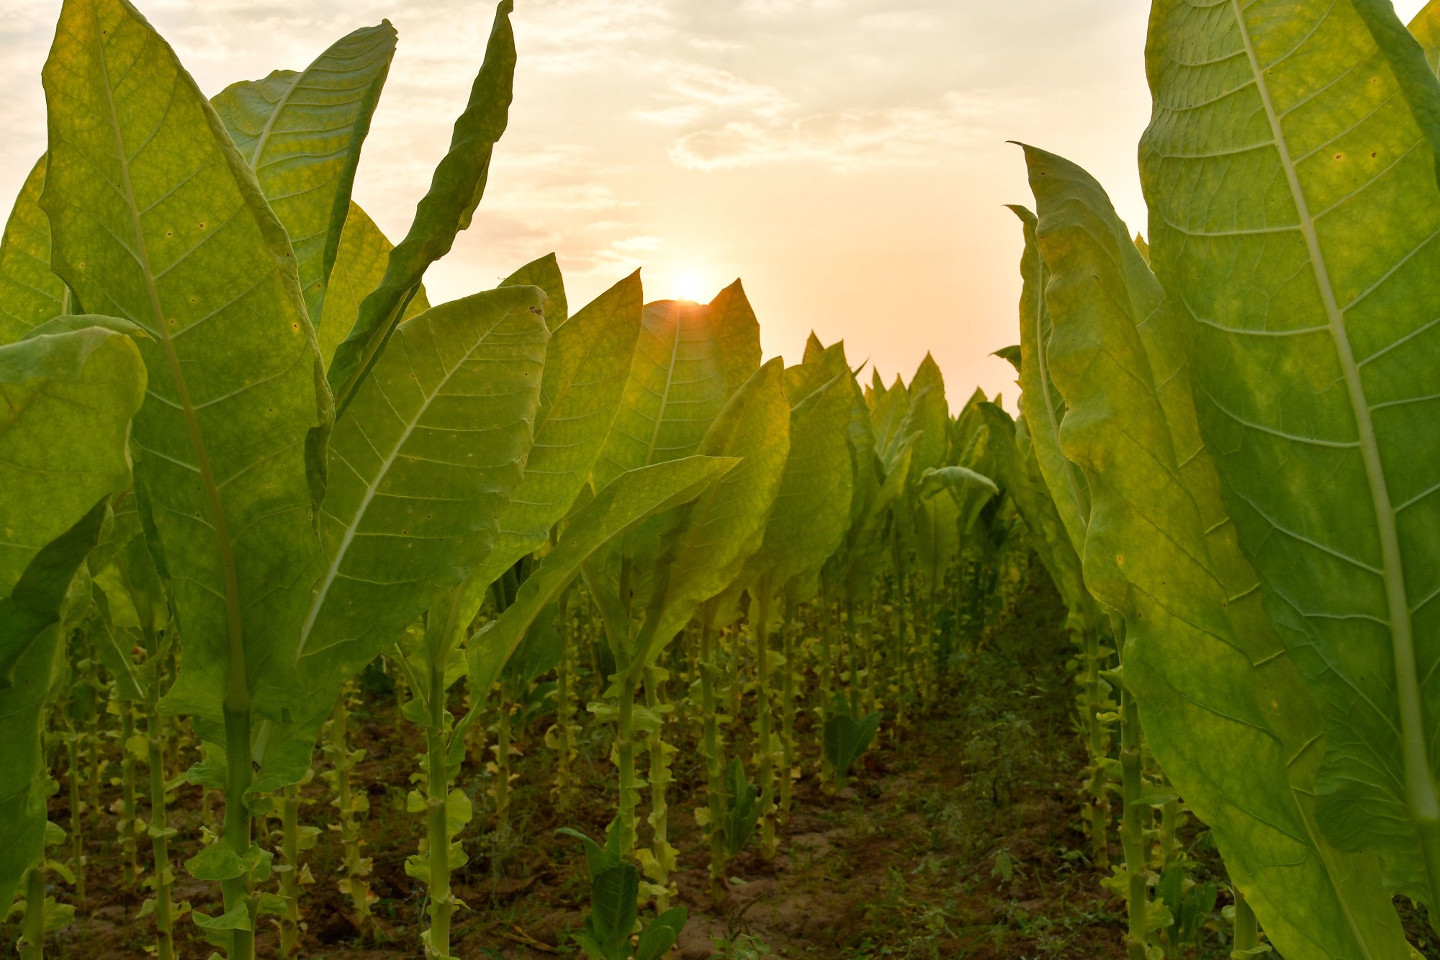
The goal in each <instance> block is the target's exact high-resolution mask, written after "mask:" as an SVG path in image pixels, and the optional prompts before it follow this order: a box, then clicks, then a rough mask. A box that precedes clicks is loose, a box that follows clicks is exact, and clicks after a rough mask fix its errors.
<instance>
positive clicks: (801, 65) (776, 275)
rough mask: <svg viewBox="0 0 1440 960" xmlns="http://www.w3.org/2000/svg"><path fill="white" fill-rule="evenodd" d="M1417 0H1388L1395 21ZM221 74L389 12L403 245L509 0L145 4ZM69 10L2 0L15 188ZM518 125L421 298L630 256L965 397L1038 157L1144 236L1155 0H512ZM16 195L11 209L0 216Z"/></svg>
mask: <svg viewBox="0 0 1440 960" xmlns="http://www.w3.org/2000/svg"><path fill="white" fill-rule="evenodd" d="M1423 3H1424V0H1400V2H1398V3H1397V4H1396V8H1397V12H1398V13H1399V14H1400V15H1401V16H1402V18H1405V19H1408V18H1409V17H1410V16H1411V15H1413V14H1414V13H1415V12H1416V11H1417V10H1418V9H1419V8H1420V7H1421V6H1423ZM137 5H138V6H139V7H140V9H141V11H142V12H143V13H144V14H145V15H146V16H147V18H148V19H149V20H150V22H151V23H152V24H153V25H154V26H155V27H156V29H158V30H159V31H160V33H161V34H162V35H163V36H164V37H165V38H166V39H167V40H169V41H170V43H171V45H172V46H173V47H174V48H175V50H176V52H177V53H178V54H179V56H180V59H181V61H182V62H183V63H184V64H185V65H186V66H187V68H188V69H189V70H190V71H191V73H192V74H193V75H194V76H195V78H196V80H197V81H198V82H199V84H200V87H201V89H203V90H205V91H206V92H207V93H211V94H213V93H216V92H219V91H220V90H221V89H223V88H224V87H225V86H226V85H227V84H229V83H231V82H234V81H236V80H243V79H258V78H260V77H263V76H265V75H266V74H267V73H269V72H270V71H271V70H272V69H276V68H285V69H296V70H298V69H302V68H303V67H304V66H305V65H306V64H308V63H309V62H310V61H311V60H312V59H314V57H315V56H317V55H318V54H319V53H320V52H321V51H322V50H324V49H325V47H327V46H328V45H329V44H330V43H331V42H333V41H334V40H336V39H338V38H339V37H341V36H343V35H344V34H346V33H348V32H349V31H351V30H353V29H356V28H358V27H361V26H366V25H369V24H373V23H377V22H378V21H379V20H380V19H382V18H384V17H388V18H389V19H390V20H391V22H392V23H394V25H395V27H396V29H397V30H398V31H399V36H400V40H399V47H398V50H397V53H396V56H395V60H394V63H393V64H392V66H391V69H390V75H389V79H388V81H387V83H386V87H385V93H384V95H383V96H382V98H381V101H380V106H379V108H378V110H377V111H376V114H375V120H374V124H373V126H372V127H371V132H370V137H369V140H368V141H367V143H366V147H365V151H364V153H363V155H362V159H361V163H360V168H359V173H358V175H357V177H356V183H355V199H356V200H357V201H358V202H359V203H360V204H361V205H362V206H364V207H365V208H366V209H367V210H368V211H369V212H370V214H371V215H372V216H373V217H374V218H375V220H376V221H377V222H378V223H379V224H380V226H381V227H382V228H383V229H384V230H385V231H386V233H387V234H389V235H390V237H391V239H392V240H398V239H399V238H400V237H401V236H403V235H404V233H405V230H406V229H407V228H408V226H409V224H410V220H411V218H412V216H413V214H414V206H415V203H416V201H417V200H419V198H420V197H421V196H422V195H423V194H424V191H425V189H426V187H427V186H428V185H429V179H430V171H431V170H432V169H433V167H434V165H435V163H436V162H437V161H438V160H439V159H440V157H441V156H443V155H444V152H445V149H446V147H447V145H448V143H449V139H450V131H451V126H452V124H453V122H454V118H455V116H456V115H457V114H458V113H459V111H460V110H461V109H462V108H463V106H464V101H465V97H466V95H467V93H468V91H469V86H470V82H471V79H472V78H473V75H474V72H475V70H476V69H477V68H478V67H479V63H480V59H481V57H482V55H483V52H484V45H485V40H486V37H487V36H488V34H489V30H490V25H491V21H492V19H493V15H494V6H493V4H492V3H489V2H477V0H343V2H342V0H137ZM59 6H60V5H59V3H58V2H57V0H43V2H36V0H0V130H4V131H6V136H5V137H4V138H3V140H0V197H12V196H14V195H15V193H17V192H18V191H19V188H20V184H21V181H22V180H23V178H24V176H25V173H26V172H27V171H28V170H29V168H30V166H31V165H32V164H33V163H34V161H35V159H36V157H38V156H39V155H40V154H41V153H42V152H43V150H44V146H45V102H44V93H43V91H42V89H41V86H40V68H41V65H42V64H43V63H44V59H45V56H46V53H47V51H48V49H49V45H50V40H51V37H52V35H53V31H54V22H55V19H56V17H57V15H58V12H59ZM515 6H516V9H515V13H514V16H513V23H514V29H515V36H516V46H517V49H518V53H519V66H518V69H517V72H516V78H515V102H514V105H513V107H512V109H511V114H510V125H509V128H508V129H507V131H506V133H505V136H504V138H503V139H502V140H501V141H500V144H499V146H498V147H497V149H496V153H495V158H494V161H493V166H492V170H491V175H490V180H489V185H488V187H487V189H486V194H485V198H484V200H483V201H482V203H481V205H480V209H479V211H478V212H477V214H476V217H475V220H474V223H473V225H472V226H471V227H470V229H469V230H468V231H467V232H466V233H464V234H462V235H461V236H460V238H459V239H458V240H457V242H456V244H455V248H454V250H452V252H451V253H450V255H449V256H447V257H446V258H445V259H444V260H442V261H440V262H439V263H437V264H436V265H435V266H433V267H432V268H431V271H430V274H429V276H428V278H427V281H426V285H427V288H428V289H429V292H430V298H431V301H432V302H441V301H443V300H448V299H453V298H455V297H458V296H462V295H464V294H467V293H471V292H474V291H475V290H478V289H482V288H486V287H489V286H493V285H494V284H495V283H496V282H497V281H498V280H499V279H501V278H503V277H504V276H507V275H508V274H509V273H511V272H512V271H513V270H514V269H515V268H516V267H518V266H520V265H521V264H523V263H525V262H527V261H530V260H533V259H535V258H536V257H539V256H541V255H543V254H545V253H548V252H550V251H552V250H553V251H554V252H555V253H556V254H557V255H558V257H559V260H560V265H561V268H562V270H563V271H564V274H565V280H566V292H567V296H568V298H569V300H570V303H571V305H572V310H573V309H576V308H578V306H579V305H580V304H583V303H585V302H588V301H589V300H590V299H591V298H593V297H594V296H596V295H597V294H599V293H600V292H602V291H603V290H605V289H606V288H607V287H608V286H610V285H611V284H612V283H614V282H615V281H617V280H619V279H621V278H622V277H624V276H625V275H626V274H628V273H630V272H631V271H632V270H634V269H635V268H637V267H639V268H642V273H641V276H642V278H643V280H644V284H645V293H646V298H647V299H650V300H654V299H663V298H688V299H697V300H701V301H705V300H708V299H709V298H710V297H711V296H712V295H713V294H714V292H716V291H718V290H719V289H720V288H722V287H723V286H725V285H727V284H728V283H730V282H731V281H733V280H734V279H735V278H736V277H739V278H741V279H742V280H743V282H744V285H745V290H746V293H747V294H748V295H749V298H750V300H751V303H752V304H753V305H754V307H755V311H756V314H757V315H758V317H759V319H760V326H761V340H762V345H763V347H764V350H765V354H766V356H767V357H768V356H774V355H776V354H780V355H784V356H785V357H786V358H787V360H790V361H798V360H799V358H800V353H801V350H802V349H803V345H804V341H805V337H806V335H807V334H808V333H809V332H810V331H811V330H814V331H815V332H816V333H817V334H818V335H819V337H820V339H821V340H823V341H824V342H826V343H830V342H832V341H834V340H837V339H844V340H845V344H846V353H847V356H848V357H849V358H850V360H851V362H852V365H858V364H859V363H861V362H862V361H867V360H868V361H869V362H870V363H871V364H873V365H874V367H875V368H876V369H878V370H879V371H880V373H881V374H882V376H884V377H885V378H886V379H890V378H892V377H893V376H894V375H895V374H896V373H897V372H899V373H900V374H902V375H903V376H904V377H905V378H906V379H907V380H908V379H909V378H910V376H911V375H912V373H913V372H914V370H915V367H916V366H917V365H918V364H919V363H920V361H921V359H922V358H923V357H924V355H925V353H926V352H927V351H929V352H931V353H932V354H933V355H934V357H935V359H936V361H937V362H938V363H939V364H940V366H941V369H942V370H943V372H944V374H945V379H946V384H947V394H948V395H949V396H950V398H951V403H952V407H958V406H959V403H960V402H963V399H964V398H965V396H967V395H968V394H969V393H970V392H971V391H972V390H973V389H974V388H975V387H976V386H979V387H981V388H982V389H984V390H985V391H986V392H987V393H988V394H990V395H991V396H994V395H995V394H996V393H997V392H1002V391H1003V392H1004V394H1005V397H1006V401H1007V403H1006V405H1007V406H1010V407H1011V408H1012V409H1013V399H1014V394H1015V392H1016V391H1015V386H1014V383H1013V381H1014V374H1013V371H1012V369H1011V368H1010V366H1009V365H1008V364H1007V363H1005V362H1004V361H1002V360H999V359H996V358H994V357H992V356H990V354H991V353H992V352H993V351H995V350H997V349H999V348H1001V347H1004V346H1006V345H1008V344H1011V343H1014V342H1015V341H1016V340H1018V333H1017V324H1018V319H1017V314H1016V303H1017V300H1018V298H1019V293H1020V280H1019V273H1018V261H1019V256H1020V250H1021V239H1020V228H1019V224H1018V222H1017V221H1016V220H1015V217H1014V215H1013V214H1012V213H1010V211H1009V210H1007V209H1006V208H1005V204H1007V203H1027V202H1028V201H1029V199H1030V195H1029V191H1028V188H1027V186H1026V182H1025V169H1024V163H1023V161H1022V159H1021V155H1020V151H1019V149H1018V148H1017V147H1015V146H1013V145H1012V144H1010V143H1008V142H1007V141H1011V140H1019V141H1023V142H1028V143H1032V144H1034V145H1036V146H1039V147H1043V148H1045V149H1047V150H1050V151H1053V152H1056V153H1059V154H1062V155H1064V156H1066V157H1068V158H1070V159H1071V160H1074V161H1076V162H1078V163H1080V164H1081V165H1082V166H1084V167H1086V169H1088V170H1089V171H1090V172H1091V173H1092V174H1094V175H1095V176H1096V177H1098V178H1099V179H1100V181H1101V182H1102V183H1103V184H1105V185H1106V187H1107V189H1108V190H1109V192H1110V194H1111V197H1112V199H1113V200H1114V201H1115V205H1116V208H1117V209H1118V211H1119V212H1120V215H1121V216H1122V217H1123V218H1125V220H1126V221H1127V222H1128V223H1129V224H1130V225H1131V227H1132V228H1133V229H1138V230H1141V231H1142V232H1143V231H1144V229H1145V223H1144V221H1145V214H1144V203H1143V201H1142V199H1141V196H1140V187H1139V180H1138V176H1137V173H1136V159H1135V157H1136V143H1137V141H1138V139H1139V136H1140V134H1141V132H1142V131H1143V130H1144V127H1145V123H1146V121H1147V119H1148V117H1149V110H1150V107H1149V93H1148V90H1147V89H1146V84H1145V74H1144V63H1143V52H1144V42H1145V26H1146V17H1147V13H1148V9H1149V5H1148V3H1146V2H1144V0H1065V2H1063V3H1061V2H1057V0H1007V2H1005V3H993V2H989V0H731V2H715V0H516V4H515ZM6 207H8V202H7V201H4V200H0V208H6Z"/></svg>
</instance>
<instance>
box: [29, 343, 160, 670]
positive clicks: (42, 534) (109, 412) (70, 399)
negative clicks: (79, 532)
mask: <svg viewBox="0 0 1440 960" xmlns="http://www.w3.org/2000/svg"><path fill="white" fill-rule="evenodd" d="M81 319H83V318H81ZM144 396H145V369H144V366H143V362H142V361H141V359H140V353H139V351H138V350H136V348H135V344H134V343H133V342H132V341H131V340H130V338H129V337H125V336H121V335H119V334H116V333H112V332H110V331H109V330H105V329H102V328H100V327H90V328H89V329H83V330H79V331H76V332H73V333H60V334H54V335H49V336H37V337H33V338H30V339H27V340H21V341H19V342H18V343H12V344H7V345H5V346H0V399H3V401H4V412H3V414H0V489H3V490H4V491H5V495H4V496H3V497H0V532H3V537H0V597H3V596H8V595H9V594H10V592H11V591H12V590H14V589H15V585H16V583H17V582H18V581H19V580H20V577H21V574H22V573H23V572H24V571H25V569H26V568H27V567H28V566H29V565H30V563H31V561H33V560H34V559H35V556H36V554H37V553H39V551H40V550H41V549H42V548H44V547H45V545H46V544H48V543H50V542H51V541H52V540H54V539H55V538H57V537H59V536H60V535H61V534H63V533H64V532H65V531H66V530H69V529H70V528H71V527H72V526H74V524H75V523H76V521H78V520H79V519H80V517H82V516H84V515H85V514H86V513H87V512H88V511H89V510H90V508H92V507H93V506H95V504H96V503H98V502H99V501H100V500H103V499H104V498H105V497H107V496H109V495H110V494H112V493H115V492H116V491H119V490H123V489H124V488H125V487H126V486H128V485H129V482H130V462H129V456H128V454H127V452H126V440H127V438H128V435H129V426H130V418H131V417H132V416H134V414H135V411H136V410H138V409H140V403H141V400H142V399H143V398H144ZM72 572H73V571H72ZM67 580H68V577H67ZM5 659H6V657H5V654H4V651H3V648H0V663H3V662H4V661H5Z"/></svg>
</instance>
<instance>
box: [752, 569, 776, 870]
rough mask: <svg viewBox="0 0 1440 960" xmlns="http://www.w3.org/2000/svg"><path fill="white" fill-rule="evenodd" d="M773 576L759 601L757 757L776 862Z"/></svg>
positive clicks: (765, 841)
mask: <svg viewBox="0 0 1440 960" xmlns="http://www.w3.org/2000/svg"><path fill="white" fill-rule="evenodd" d="M770 602H771V599H770V575H769V574H768V573H767V574H765V575H763V576H762V577H761V578H760V588H759V591H758V596H757V597H756V610H757V612H756V616H755V621H754V624H753V626H754V630H755V744H756V745H755V753H756V759H757V760H758V761H759V764H758V767H759V769H758V772H757V773H756V776H755V784H756V786H757V787H759V788H760V798H761V799H760V803H761V806H762V808H763V809H762V810H761V813H760V850H761V853H763V854H764V856H765V859H766V860H771V859H774V857H775V849H776V840H775V809H774V806H773V804H772V802H771V801H770V800H769V799H768V798H770V797H773V796H774V789H775V752H774V747H773V744H772V743H771V739H772V737H773V734H772V733H771V731H770V723H771V718H770V711H771V709H772V708H771V706H770Z"/></svg>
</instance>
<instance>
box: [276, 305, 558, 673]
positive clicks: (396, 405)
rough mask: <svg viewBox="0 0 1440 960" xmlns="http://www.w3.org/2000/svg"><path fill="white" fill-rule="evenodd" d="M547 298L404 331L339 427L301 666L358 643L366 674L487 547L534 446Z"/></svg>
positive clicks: (447, 310)
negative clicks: (320, 566)
mask: <svg viewBox="0 0 1440 960" xmlns="http://www.w3.org/2000/svg"><path fill="white" fill-rule="evenodd" d="M543 297H544V295H543V294H542V293H541V292H540V290H539V289H538V288H536V287H502V288H500V289H498V290H492V291H486V292H483V293H478V294H475V295H473V296H470V297H466V298H464V299H462V300H457V301H454V302H452V303H447V304H443V305H441V306H438V307H432V308H431V309H430V310H429V311H428V312H426V313H424V314H422V315H420V316H419V317H416V318H415V319H413V320H408V321H406V322H405V323H404V324H401V326H400V328H399V329H398V330H397V331H396V335H395V339H393V342H392V349H388V350H386V351H385V353H384V354H383V355H382V356H381V357H380V359H379V362H378V363H377V364H376V366H375V367H374V368H373V370H372V373H371V375H370V376H369V377H367V378H366V380H365V382H364V383H363V384H362V385H361V388H360V392H359V393H357V394H356V397H355V400H354V402H353V403H352V404H351V405H350V407H349V408H347V409H346V411H345V413H344V414H342V415H341V417H340V419H339V420H338V421H337V422H336V424H335V431H334V433H333V435H332V436H331V438H330V458H331V466H330V487H329V490H328V492H327V496H326V499H325V504H324V508H323V514H322V517H323V519H322V524H321V533H322V536H323V538H324V545H325V558H326V567H325V571H324V573H323V575H322V576H321V577H320V578H319V580H318V581H317V583H316V585H315V589H314V592H313V595H312V597H311V599H310V605H309V610H308V613H307V614H306V618H305V621H304V625H303V627H302V629H301V634H300V649H301V651H302V652H303V653H304V654H306V655H307V656H313V655H316V654H319V653H321V652H322V651H324V650H326V649H327V648H330V647H333V646H335V645H337V644H357V645H358V646H359V648H363V649H365V650H368V655H367V654H356V655H355V656H358V657H359V658H360V661H359V664H358V665H361V666H363V664H364V662H366V661H368V660H370V659H371V658H373V657H374V656H375V654H377V653H378V652H379V651H380V649H381V648H382V647H383V646H384V645H386V644H389V643H392V642H394V641H395V639H396V638H397V637H398V636H399V634H400V632H401V631H402V630H404V628H405V627H406V625H407V624H409V623H410V622H412V621H413V620H414V619H415V618H416V617H418V616H419V615H420V613H421V612H422V611H423V610H424V609H426V607H427V606H429V605H430V604H431V603H432V602H434V600H435V599H436V598H437V597H438V596H439V595H440V593H441V592H442V591H444V590H446V589H448V588H449V587H452V586H454V585H455V584H456V583H458V582H459V580H460V579H461V577H462V576H463V575H464V573H465V572H466V570H468V569H469V567H470V566H471V565H472V564H475V563H478V562H479V560H480V559H481V558H482V557H483V556H484V555H485V553H486V552H487V551H488V550H490V549H491V547H492V546H493V544H494V542H495V536H496V532H497V529H498V522H499V516H500V514H501V512H502V511H503V510H504V509H505V504H506V501H507V498H508V494H509V492H510V491H511V490H512V489H513V488H514V487H515V485H516V484H517V483H518V482H519V480H520V477H521V464H522V463H523V462H524V458H525V455H526V453H527V452H528V450H529V449H530V444H531V440H532V433H531V425H532V422H533V420H534V418H535V411H536V409H537V407H538V404H539V397H540V383H541V375H542V365H543V362H544V356H545V353H544V351H545V345H546V341H547V340H548V338H549V333H548V332H547V331H546V330H545V324H544V321H543V320H542V319H541V315H540V308H541V304H542V302H543ZM348 658H349V657H348V656H347V659H348Z"/></svg>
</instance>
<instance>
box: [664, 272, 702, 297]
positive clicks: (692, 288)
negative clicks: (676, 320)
mask: <svg viewBox="0 0 1440 960" xmlns="http://www.w3.org/2000/svg"><path fill="white" fill-rule="evenodd" d="M671 287H672V292H673V293H674V295H675V299H677V300H689V301H691V302H693V303H709V302H710V301H709V288H708V286H707V285H706V282H705V278H704V276H702V275H701V273H700V271H698V270H681V271H679V272H677V273H676V274H675V280H674V283H673V284H672V285H671Z"/></svg>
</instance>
